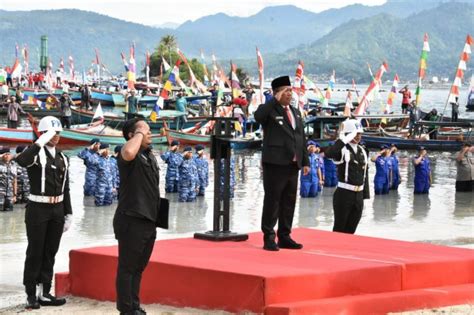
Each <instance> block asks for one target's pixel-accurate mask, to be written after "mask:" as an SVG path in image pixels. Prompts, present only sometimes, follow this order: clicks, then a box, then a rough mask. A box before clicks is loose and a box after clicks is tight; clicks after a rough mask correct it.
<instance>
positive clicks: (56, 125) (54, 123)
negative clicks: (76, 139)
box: [38, 116, 63, 132]
mask: <svg viewBox="0 0 474 315" xmlns="http://www.w3.org/2000/svg"><path fill="white" fill-rule="evenodd" d="M51 129H52V130H54V131H63V126H62V125H61V122H60V121H59V119H57V118H56V117H53V116H46V117H43V118H41V120H40V122H39V125H38V131H39V132H44V131H48V130H51Z"/></svg>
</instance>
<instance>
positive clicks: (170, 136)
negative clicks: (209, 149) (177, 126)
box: [165, 128, 211, 145]
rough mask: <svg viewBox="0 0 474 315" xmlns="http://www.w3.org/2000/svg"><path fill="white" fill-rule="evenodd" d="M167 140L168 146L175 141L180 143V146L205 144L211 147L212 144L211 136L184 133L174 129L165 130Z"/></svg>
mask: <svg viewBox="0 0 474 315" xmlns="http://www.w3.org/2000/svg"><path fill="white" fill-rule="evenodd" d="M165 134H166V138H167V140H168V144H171V142H173V140H177V141H179V143H180V144H189V145H195V144H203V145H209V144H210V143H211V136H210V135H201V134H195V133H188V132H184V131H177V130H172V129H167V128H165Z"/></svg>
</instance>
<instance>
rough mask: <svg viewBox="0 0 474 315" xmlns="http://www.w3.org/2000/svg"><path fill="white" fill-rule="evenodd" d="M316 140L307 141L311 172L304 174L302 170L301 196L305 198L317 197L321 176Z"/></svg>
mask: <svg viewBox="0 0 474 315" xmlns="http://www.w3.org/2000/svg"><path fill="white" fill-rule="evenodd" d="M316 144H317V143H316V142H314V141H313V140H309V141H308V143H307V148H308V158H309V173H308V174H306V175H304V174H303V172H302V171H301V172H300V196H301V197H303V198H307V197H316V196H317V195H318V186H319V181H320V178H321V168H320V165H319V164H320V160H319V156H318V155H317V154H316Z"/></svg>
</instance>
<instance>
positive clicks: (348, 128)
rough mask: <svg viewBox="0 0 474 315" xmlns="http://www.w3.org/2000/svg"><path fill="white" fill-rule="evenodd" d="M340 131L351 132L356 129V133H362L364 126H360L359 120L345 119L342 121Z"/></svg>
mask: <svg viewBox="0 0 474 315" xmlns="http://www.w3.org/2000/svg"><path fill="white" fill-rule="evenodd" d="M341 129H342V132H343V133H345V134H347V133H351V132H354V131H357V133H362V132H364V128H363V127H362V125H361V123H360V121H358V120H357V119H347V120H345V121H343V122H342V128H341Z"/></svg>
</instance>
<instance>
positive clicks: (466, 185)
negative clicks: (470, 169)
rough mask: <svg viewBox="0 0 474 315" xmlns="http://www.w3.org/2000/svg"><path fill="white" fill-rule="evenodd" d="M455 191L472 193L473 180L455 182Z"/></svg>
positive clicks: (473, 187) (473, 189)
mask: <svg viewBox="0 0 474 315" xmlns="http://www.w3.org/2000/svg"><path fill="white" fill-rule="evenodd" d="M456 191H474V180H463V181H460V180H457V181H456Z"/></svg>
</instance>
